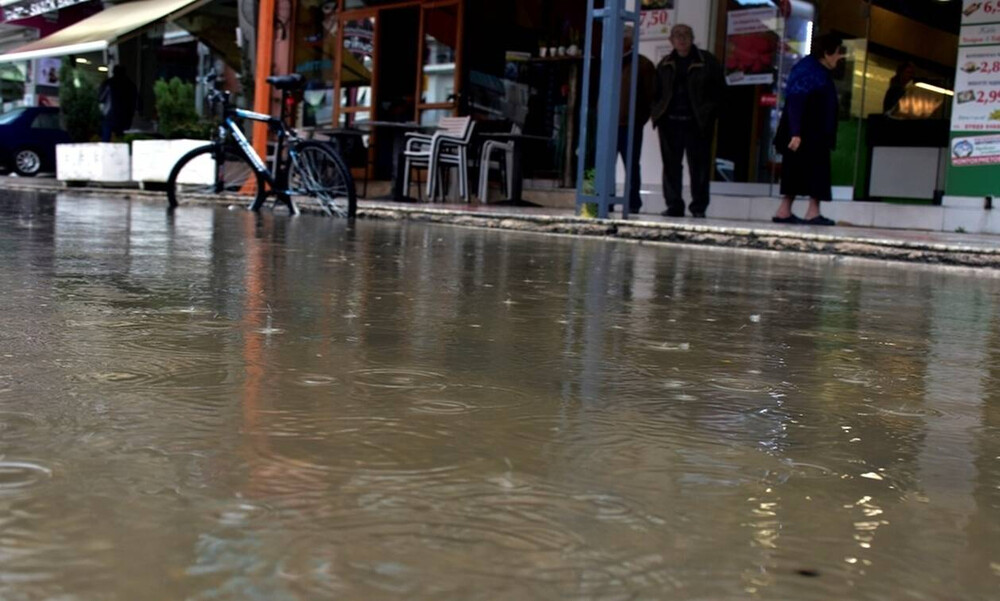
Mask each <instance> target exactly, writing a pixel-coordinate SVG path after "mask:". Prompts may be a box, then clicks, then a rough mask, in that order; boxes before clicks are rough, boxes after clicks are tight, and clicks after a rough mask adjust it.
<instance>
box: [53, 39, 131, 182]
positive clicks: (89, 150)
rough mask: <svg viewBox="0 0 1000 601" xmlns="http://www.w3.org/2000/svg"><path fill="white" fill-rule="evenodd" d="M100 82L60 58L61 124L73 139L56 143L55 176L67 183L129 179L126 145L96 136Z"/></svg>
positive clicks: (126, 180)
mask: <svg viewBox="0 0 1000 601" xmlns="http://www.w3.org/2000/svg"><path fill="white" fill-rule="evenodd" d="M99 87H100V82H99V81H97V80H96V78H95V77H94V76H93V75H92V74H91V73H88V72H87V71H84V70H83V69H78V68H76V65H75V64H74V63H73V62H71V61H70V60H69V59H63V64H62V68H61V69H60V71H59V105H60V107H61V109H62V116H63V127H64V128H65V129H66V132H67V133H68V134H69V135H70V138H71V139H72V140H73V141H74V143H72V144H59V145H57V146H56V179H58V180H59V181H63V182H66V183H67V184H74V183H77V184H78V183H84V182H100V183H125V182H128V181H129V179H130V173H129V171H130V170H129V156H128V145H127V144H112V143H103V142H100V141H99V138H98V127H99V126H100V123H101V118H102V117H101V110H100V106H99V103H98V98H97V96H98V89H99Z"/></svg>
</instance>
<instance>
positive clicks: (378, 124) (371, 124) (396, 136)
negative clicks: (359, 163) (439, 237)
mask: <svg viewBox="0 0 1000 601" xmlns="http://www.w3.org/2000/svg"><path fill="white" fill-rule="evenodd" d="M438 129H440V128H439V127H438V126H437V125H421V124H420V123H417V122H415V121H361V122H358V123H355V124H354V127H353V128H341V129H334V130H325V131H324V132H323V134H324V135H336V134H337V133H338V132H343V133H347V132H350V131H365V130H367V131H369V132H371V131H373V130H388V131H390V132H392V194H390V195H389V196H386V197H382V198H379V199H377V200H393V201H396V202H418V201H417V199H415V198H410V197H409V196H407V192H408V190H403V179H404V178H403V166H404V165H405V163H406V162H405V161H403V160H402V158H403V151H404V150H405V149H406V134H407V133H408V132H418V131H419V132H433V131H436V130H438Z"/></svg>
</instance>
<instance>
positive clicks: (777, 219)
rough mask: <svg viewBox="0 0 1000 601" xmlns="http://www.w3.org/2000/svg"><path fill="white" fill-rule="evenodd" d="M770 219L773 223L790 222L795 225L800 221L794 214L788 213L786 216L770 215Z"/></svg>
mask: <svg viewBox="0 0 1000 601" xmlns="http://www.w3.org/2000/svg"><path fill="white" fill-rule="evenodd" d="M771 221H773V222H774V223H792V224H796V225H797V224H799V223H802V220H801V219H799V218H798V217H797V216H795V215H789V216H788V217H771Z"/></svg>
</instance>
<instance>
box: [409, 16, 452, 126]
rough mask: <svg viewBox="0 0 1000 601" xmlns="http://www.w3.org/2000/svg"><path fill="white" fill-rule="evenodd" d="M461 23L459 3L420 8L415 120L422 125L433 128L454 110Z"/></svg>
mask: <svg viewBox="0 0 1000 601" xmlns="http://www.w3.org/2000/svg"><path fill="white" fill-rule="evenodd" d="M461 24H462V3H461V1H459V0H443V1H441V2H428V3H424V4H423V6H422V7H421V9H420V48H419V52H418V56H419V57H420V63H419V71H418V76H417V87H418V89H417V118H418V120H419V121H420V123H422V124H425V125H433V124H435V123H437V122H438V121H439V120H440V119H441V117H447V116H451V115H454V114H455V113H456V111H457V109H458V102H459V99H460V97H461V94H460V91H459V87H460V79H459V73H460V65H459V54H460V51H459V49H460V48H461V42H462V25H461Z"/></svg>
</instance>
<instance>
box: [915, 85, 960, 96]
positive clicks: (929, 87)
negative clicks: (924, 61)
mask: <svg viewBox="0 0 1000 601" xmlns="http://www.w3.org/2000/svg"><path fill="white" fill-rule="evenodd" d="M917 87H918V88H923V89H924V90H930V91H931V92H937V93H938V94H944V95H945V96H954V95H955V92H953V91H951V90H946V89H945V88H939V87H938V86H932V85H931V84H929V83H924V82H920V83H918V84H917Z"/></svg>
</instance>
